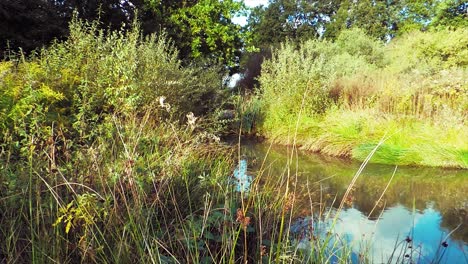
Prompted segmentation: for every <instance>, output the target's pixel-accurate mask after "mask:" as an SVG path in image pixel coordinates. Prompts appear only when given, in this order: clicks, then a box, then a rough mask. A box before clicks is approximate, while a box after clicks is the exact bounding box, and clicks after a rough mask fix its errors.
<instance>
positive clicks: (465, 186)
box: [241, 142, 468, 263]
mask: <svg viewBox="0 0 468 264" xmlns="http://www.w3.org/2000/svg"><path fill="white" fill-rule="evenodd" d="M269 147H270V146H269V145H268V144H259V143H253V142H246V144H243V145H242V150H241V152H242V154H243V157H245V159H244V160H245V161H247V163H248V166H249V168H248V170H249V173H250V174H251V175H256V174H257V173H258V170H259V168H260V167H261V164H262V163H263V161H264V159H265V156H266V154H267V153H268V156H266V159H265V163H264V166H263V175H269V177H274V176H275V175H280V174H281V173H284V171H285V167H286V164H287V163H288V158H289V157H291V154H290V152H289V150H288V148H286V147H281V146H272V147H271V149H270V150H269V152H268V149H269ZM293 156H294V159H293V161H292V162H290V166H291V167H290V168H291V171H294V172H295V173H297V176H298V177H297V179H298V181H297V186H296V187H297V190H298V191H297V200H296V201H297V207H296V210H295V218H296V219H298V221H301V222H300V223H302V222H304V220H306V219H308V218H309V219H310V215H312V213H311V211H310V201H311V199H312V201H320V199H327V200H329V201H332V200H333V199H334V198H336V200H335V201H336V202H335V203H334V204H332V207H338V206H339V201H341V199H342V197H343V195H344V193H345V191H346V189H347V187H348V185H349V183H350V182H351V180H352V178H353V176H354V174H355V173H356V171H357V170H358V168H359V166H360V163H359V162H354V161H350V160H343V159H338V158H333V157H326V156H322V155H319V154H314V153H304V152H300V151H299V152H298V153H297V155H293ZM394 170H395V167H393V166H387V165H378V164H368V165H367V167H366V168H365V170H364V172H363V173H362V174H361V176H360V177H359V179H358V181H357V182H356V184H355V188H353V191H352V192H351V195H350V197H349V199H348V200H347V206H346V207H345V209H344V210H343V211H341V212H340V214H339V220H338V221H337V223H336V225H335V228H334V231H335V233H336V234H338V235H340V237H344V238H346V239H348V240H349V241H351V244H352V247H353V250H356V252H358V251H362V248H363V245H364V244H365V245H367V246H366V247H367V248H368V250H369V252H370V255H371V256H372V260H371V262H372V263H380V262H382V261H383V262H384V263H387V261H386V259H388V258H389V257H390V255H391V254H392V252H393V253H394V254H397V253H401V252H403V255H402V256H405V255H406V253H405V252H404V250H406V251H408V250H410V251H411V253H412V254H411V257H412V258H413V259H415V260H416V262H417V263H418V262H419V263H429V262H431V261H432V260H434V259H437V258H438V257H437V256H441V255H442V254H443V259H442V260H441V261H440V262H441V263H468V255H467V254H468V213H467V212H468V196H467V193H468V171H467V170H453V169H452V170H450V169H449V170H447V169H441V168H426V167H424V168H423V167H398V168H397V170H396V173H395V176H394V177H393V179H392V181H391V183H390V185H389V187H388V189H387V190H386V192H385V194H384V195H383V198H382V200H381V201H380V202H379V203H378V204H377V203H376V201H378V200H379V197H380V196H381V194H382V192H383V191H384V189H385V187H386V186H387V184H388V183H389V181H390V179H391V178H392V175H393V173H394ZM329 204H331V202H330V203H329ZM374 207H375V208H376V209H375V210H374V211H372V209H373V208H374ZM300 223H299V224H298V222H296V223H294V224H293V228H292V231H294V228H296V229H297V228H299V229H300V225H301V224H300ZM298 226H299V227H298ZM454 229H456V230H455V231H454V232H453V233H451V231H452V230H454ZM450 233H451V234H450ZM408 239H409V241H408ZM444 242H446V243H447V244H445V243H444ZM447 245H448V246H447ZM445 246H447V247H445ZM399 247H402V248H401V249H400V248H399ZM395 249H396V251H398V252H396V253H395V252H394V250H395ZM438 250H439V251H438ZM400 251H401V252H400Z"/></svg>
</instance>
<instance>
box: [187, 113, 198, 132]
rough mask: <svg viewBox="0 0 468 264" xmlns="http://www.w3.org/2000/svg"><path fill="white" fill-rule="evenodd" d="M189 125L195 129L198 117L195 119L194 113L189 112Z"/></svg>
mask: <svg viewBox="0 0 468 264" xmlns="http://www.w3.org/2000/svg"><path fill="white" fill-rule="evenodd" d="M186 117H187V124H188V125H189V126H190V127H191V128H192V129H193V128H194V127H195V122H196V121H197V119H198V117H195V115H194V114H193V113H192V112H189V113H188V114H187V115H186Z"/></svg>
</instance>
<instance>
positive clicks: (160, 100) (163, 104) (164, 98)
mask: <svg viewBox="0 0 468 264" xmlns="http://www.w3.org/2000/svg"><path fill="white" fill-rule="evenodd" d="M165 100H166V97H165V96H160V97H159V106H160V107H162V108H165V109H166V111H168V112H169V110H171V105H170V104H168V103H165V102H164V101H165Z"/></svg>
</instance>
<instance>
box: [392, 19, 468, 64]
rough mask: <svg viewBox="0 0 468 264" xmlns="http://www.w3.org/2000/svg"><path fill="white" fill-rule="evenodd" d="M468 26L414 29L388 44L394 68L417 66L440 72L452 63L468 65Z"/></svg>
mask: <svg viewBox="0 0 468 264" xmlns="http://www.w3.org/2000/svg"><path fill="white" fill-rule="evenodd" d="M467 47H468V29H466V28H459V29H455V30H450V29H442V30H438V31H431V32H424V33H423V32H417V31H415V32H411V33H408V34H406V35H403V36H402V37H400V38H397V39H395V40H393V41H392V42H391V43H390V45H389V48H388V49H389V56H390V60H391V61H392V62H393V65H392V68H394V69H397V70H398V71H403V72H404V71H411V70H414V69H418V70H423V71H424V72H428V71H432V72H437V71H440V70H441V69H449V68H452V67H461V68H466V67H467V66H468V50H467Z"/></svg>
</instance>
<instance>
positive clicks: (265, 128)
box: [259, 29, 468, 168]
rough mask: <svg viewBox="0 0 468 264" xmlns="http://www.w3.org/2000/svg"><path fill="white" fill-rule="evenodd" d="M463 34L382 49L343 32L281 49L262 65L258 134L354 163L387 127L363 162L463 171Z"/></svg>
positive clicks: (354, 32)
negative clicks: (376, 148) (368, 159)
mask: <svg viewBox="0 0 468 264" xmlns="http://www.w3.org/2000/svg"><path fill="white" fill-rule="evenodd" d="M467 37H468V33H467V32H466V30H465V29H457V30H448V29H444V30H440V31H437V32H425V33H423V32H414V33H411V34H408V35H404V36H402V37H399V38H397V39H395V40H393V41H392V42H391V43H390V44H389V45H387V46H385V47H384V46H383V44H382V43H380V42H378V41H376V40H374V39H372V38H370V37H368V36H366V35H365V34H364V32H363V31H362V30H359V29H351V30H345V31H342V32H341V34H340V35H339V36H338V37H337V39H336V41H335V42H329V41H327V40H323V41H307V42H304V43H301V44H300V46H299V48H298V49H296V48H295V45H291V44H285V45H283V46H282V48H281V49H278V50H277V51H275V52H274V54H273V58H272V59H271V60H268V61H266V62H265V63H264V64H263V67H262V76H261V77H260V79H259V80H260V89H261V91H262V94H261V99H260V100H261V105H262V115H261V116H262V119H263V120H264V122H263V123H262V125H261V131H262V133H264V134H265V135H266V136H268V137H269V138H270V139H272V140H273V141H274V142H278V143H283V144H291V141H290V137H291V135H295V136H296V143H297V144H299V145H301V146H302V147H303V148H304V149H308V150H313V151H320V152H323V153H325V154H329V155H334V156H347V157H353V158H356V159H358V160H364V159H365V158H366V156H367V153H368V151H370V149H372V148H373V147H374V146H375V145H376V144H377V142H378V141H379V140H380V139H381V138H382V137H384V136H385V135H386V134H385V131H387V132H388V135H387V136H389V135H391V137H390V138H389V139H387V141H386V143H385V144H384V145H383V146H382V147H381V149H380V150H379V151H377V153H376V154H375V155H374V158H373V159H372V160H371V161H372V162H378V163H388V164H405V165H408V164H411V165H415V164H419V165H429V166H448V167H462V168H466V161H465V157H464V155H465V154H464V153H466V149H467V148H468V146H467V145H466V143H462V142H463V138H465V137H467V133H468V129H467V126H466V124H465V123H464V121H463V120H465V119H466V118H467V116H466V113H467V101H468V96H467V95H468V92H467V91H468V86H467V84H468V82H467V80H466V78H465V77H463V76H465V75H466V73H467V66H468V65H467V63H466V47H467ZM442 130H445V131H447V133H448V131H450V134H451V137H450V138H449V137H445V136H443V137H441V136H440V135H443V134H445V133H443V132H442ZM427 131H431V132H427ZM437 131H440V132H437ZM398 138H405V139H406V140H405V141H400V140H396V139H398ZM409 139H411V140H409ZM403 142H404V143H403ZM366 151H367V152H366Z"/></svg>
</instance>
